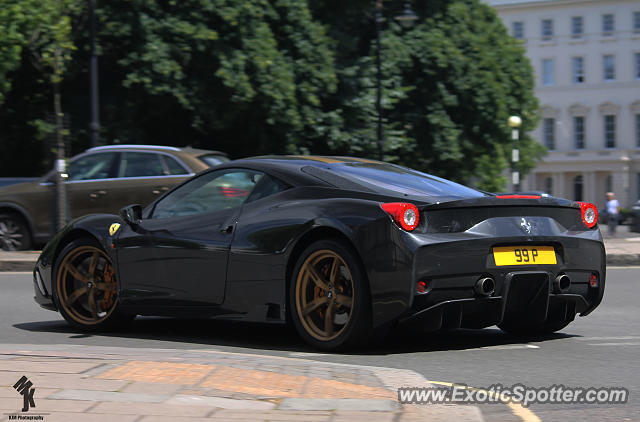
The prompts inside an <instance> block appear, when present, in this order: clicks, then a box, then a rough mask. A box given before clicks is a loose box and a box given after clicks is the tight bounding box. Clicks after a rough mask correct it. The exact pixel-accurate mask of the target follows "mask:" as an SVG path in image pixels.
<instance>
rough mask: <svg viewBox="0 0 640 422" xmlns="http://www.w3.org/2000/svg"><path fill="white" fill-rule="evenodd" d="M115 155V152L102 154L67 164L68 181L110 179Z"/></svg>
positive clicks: (81, 158) (84, 157) (91, 155)
mask: <svg viewBox="0 0 640 422" xmlns="http://www.w3.org/2000/svg"><path fill="white" fill-rule="evenodd" d="M117 154H118V153H116V152H102V153H98V154H89V155H85V156H83V157H80V158H77V159H75V160H73V161H72V162H71V163H70V164H69V169H68V174H69V179H68V180H70V181H77V180H94V179H108V178H110V177H112V168H113V164H114V161H115V158H116V155H117Z"/></svg>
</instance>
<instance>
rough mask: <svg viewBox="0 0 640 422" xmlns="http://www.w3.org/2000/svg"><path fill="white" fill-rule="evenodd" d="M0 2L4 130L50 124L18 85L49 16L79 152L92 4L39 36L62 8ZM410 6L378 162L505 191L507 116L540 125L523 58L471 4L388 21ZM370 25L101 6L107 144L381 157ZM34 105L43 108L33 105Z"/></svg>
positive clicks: (297, 15)
mask: <svg viewBox="0 0 640 422" xmlns="http://www.w3.org/2000/svg"><path fill="white" fill-rule="evenodd" d="M5 2H7V4H8V7H3V8H0V9H1V10H0V28H2V30H3V32H4V33H6V34H8V35H7V36H6V37H5V38H4V39H3V40H0V60H1V63H0V122H2V121H8V119H9V118H10V119H11V121H12V126H11V128H10V129H9V131H8V134H3V135H1V136H3V137H5V136H9V137H11V136H16V137H17V136H18V135H17V134H18V133H20V134H21V135H20V136H22V137H25V136H31V137H34V136H35V134H36V132H37V131H36V128H41V129H47V128H48V126H47V125H46V124H42V122H41V123H35V124H34V123H33V121H34V120H35V119H34V116H36V115H37V114H38V112H39V113H40V118H42V117H43V115H44V114H45V108H44V107H45V106H44V102H43V99H46V98H47V97H48V95H51V93H50V88H48V87H47V86H46V84H43V83H33V84H31V85H30V84H29V83H28V82H27V79H25V78H27V77H28V75H33V74H37V72H36V70H37V69H35V67H37V66H35V65H34V64H33V61H32V60H30V56H29V55H28V54H27V53H26V52H30V53H32V52H34V51H36V52H39V54H41V57H42V58H43V59H44V58H47V60H49V59H50V58H51V57H54V56H55V55H51V53H50V52H48V50H46V49H43V48H44V47H36V45H39V44H34V43H30V42H29V39H30V38H29V34H31V35H33V34H34V33H33V32H30V31H32V28H34V27H37V25H38V24H37V22H40V23H39V25H41V26H40V27H42V28H44V30H43V33H42V34H39V35H38V37H40V36H45V33H46V37H48V38H46V40H49V41H51V40H53V41H56V43H57V45H61V46H64V54H63V58H64V59H67V61H65V63H68V59H71V62H70V64H69V65H68V66H60V69H62V70H63V73H62V74H60V75H59V76H60V77H62V76H63V77H64V79H63V80H62V79H61V80H60V81H61V82H62V85H61V86H62V91H63V94H64V97H63V98H67V100H66V101H65V104H64V106H65V110H67V114H70V115H71V117H72V123H73V125H72V131H71V139H72V141H73V149H74V150H75V151H78V150H82V149H84V148H86V147H87V146H88V144H89V136H88V135H89V134H88V130H87V127H88V120H89V116H88V95H87V92H88V79H89V76H88V54H89V53H88V51H89V48H88V45H89V40H88V29H87V27H86V20H87V18H86V10H85V9H84V6H82V7H81V6H78V5H77V4H82V3H73V2H72V0H64V1H63V3H64V2H67V3H66V4H68V5H70V7H71V6H73V7H71V9H69V11H70V12H69V13H68V14H67V15H66V16H67V18H64V19H59V20H58V21H57V22H58V26H55V25H53V26H51V25H50V26H42V22H43V21H44V22H45V23H46V24H47V25H49V24H50V23H53V22H54V21H55V18H54V17H55V16H56V15H55V13H52V10H50V9H47V7H49V6H47V5H48V4H49V3H51V4H54V3H55V4H57V3H58V2H57V1H52V0H49V1H45V2H36V1H35V0H27V1H21V2H18V1H17V0H5ZM403 4H404V2H403V1H400V0H388V1H385V2H384V10H383V14H384V21H383V22H382V25H381V26H382V28H383V31H382V55H381V58H382V75H381V76H382V87H383V89H382V106H383V124H384V125H383V129H384V139H385V159H387V160H390V161H393V162H397V163H400V164H404V165H408V166H413V167H416V168H418V169H421V170H424V171H427V172H430V173H434V174H437V175H439V176H443V177H448V178H452V179H454V180H458V181H461V182H466V183H469V182H472V183H474V184H477V185H478V186H480V187H482V188H485V189H490V190H501V189H503V188H504V185H505V180H504V176H503V174H504V169H506V168H507V166H508V157H509V156H510V149H511V141H510V132H509V128H508V127H507V125H506V121H507V118H508V116H509V115H511V114H518V115H520V116H522V117H523V122H524V126H523V130H522V131H521V133H526V132H527V131H529V130H532V129H533V128H534V127H535V126H536V125H537V119H538V118H537V111H536V110H537V106H538V105H537V101H536V99H535V97H534V96H533V76H532V69H531V66H530V65H529V63H528V61H527V59H526V57H525V56H524V49H523V48H522V46H521V45H520V44H519V43H518V41H516V40H514V39H512V38H510V37H509V36H508V35H507V33H506V30H505V28H504V27H503V25H502V23H501V22H500V20H499V19H498V17H497V16H496V14H495V12H494V11H493V10H492V9H491V8H489V7H488V6H485V5H483V4H481V3H480V2H479V1H478V0H450V1H445V0H430V1H429V2H413V4H412V6H413V8H414V10H415V11H416V13H417V15H418V17H419V19H418V20H417V21H416V22H415V24H414V25H413V27H412V28H409V29H406V28H403V27H401V26H400V25H398V24H397V23H396V22H395V21H394V19H393V16H395V15H397V14H398V13H399V12H400V11H401V10H402V7H403ZM44 15H47V16H51V19H49V20H47V19H44V17H43V16H44ZM374 15H375V10H374V2H372V1H370V0H353V1H350V2H344V1H337V0H322V1H316V2H308V1H306V0H246V1H242V2H238V1H234V0H183V1H180V2H178V1H177V0H163V1H150V0H113V1H109V2H99V9H98V10H97V16H98V28H99V33H98V41H99V53H100V84H101V93H100V94H101V97H100V104H101V124H102V132H101V137H102V140H103V142H105V143H113V142H121V143H153V144H167V145H178V146H181V145H193V146H197V147H203V148H209V149H218V150H223V151H226V152H228V153H229V154H230V155H231V156H233V157H239V156H246V155H257V154H265V153H316V154H345V155H347V154H348V155H356V156H362V157H371V158H376V157H377V148H376V120H377V111H376V108H375V97H376V80H377V77H378V75H377V72H376V67H375V59H376V49H375V26H374V22H375V20H374ZM20 22H22V23H20ZM71 28H73V31H71ZM61 34H67V35H68V34H71V35H72V37H73V38H72V39H69V38H64V37H62V38H60V37H59V36H60V35H61ZM56 37H58V38H56ZM42 39H43V40H45V38H42ZM27 45H30V47H29V48H28V49H27V47H26V46H27ZM46 45H52V44H51V43H50V42H49V43H47V42H44V43H43V44H42V46H46ZM74 46H77V47H78V49H77V50H74V49H73V48H74ZM2 59H4V60H2ZM47 63H51V62H50V61H49V62H47ZM45 66H49V67H50V66H51V65H50V64H46V65H45ZM43 82H46V81H43ZM27 97H30V98H32V99H34V100H35V99H38V100H37V101H34V102H32V103H31V104H32V105H31V108H30V109H26V108H25V104H24V98H27ZM3 99H4V101H5V102H4V104H2V101H3ZM49 104H50V103H49ZM46 108H47V109H48V108H50V106H49V105H48V104H47V106H46ZM28 122H32V123H28ZM520 149H521V160H522V161H521V169H522V170H523V171H524V172H526V171H527V170H528V169H530V168H531V167H532V166H533V165H534V163H535V161H536V160H537V159H539V158H540V156H541V154H543V153H544V150H543V148H542V147H541V146H540V145H539V144H538V143H536V142H534V141H533V140H532V139H530V138H529V137H528V136H522V139H521V141H520ZM1 159H2V158H0V160H1ZM2 164H3V165H2V170H0V171H2V172H5V171H6V170H5V169H6V168H7V167H5V166H4V163H2ZM7 174H9V173H7ZM14 174H15V173H14Z"/></svg>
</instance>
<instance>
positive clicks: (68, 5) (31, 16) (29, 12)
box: [0, 0, 80, 174]
mask: <svg viewBox="0 0 640 422" xmlns="http://www.w3.org/2000/svg"><path fill="white" fill-rule="evenodd" d="M79 10H80V6H79V3H78V1H77V0H22V1H7V2H6V4H3V7H2V8H1V9H0V30H2V31H3V32H4V33H7V34H8V36H7V37H6V38H3V40H2V41H1V42H0V60H1V59H4V60H2V61H3V64H2V65H0V106H2V108H0V110H1V111H2V113H1V114H2V118H6V117H8V116H9V119H8V120H9V122H8V123H9V124H10V125H15V123H16V122H15V121H11V120H12V119H11V117H13V116H14V115H15V117H17V118H19V119H21V121H19V122H18V124H21V125H23V130H18V132H21V133H23V134H24V133H29V134H30V135H32V136H34V137H37V138H38V137H39V139H40V140H41V139H43V138H44V137H45V136H46V135H48V134H50V133H52V132H53V131H54V130H55V133H56V137H57V147H56V149H57V150H58V152H59V153H60V155H61V158H62V157H64V142H63V139H62V138H63V135H64V133H63V132H64V130H63V124H62V123H63V117H64V115H63V112H62V100H61V89H60V86H61V83H62V81H63V79H64V75H65V70H66V66H67V64H68V63H69V62H70V61H71V53H72V51H73V50H74V49H75V47H74V45H73V40H72V25H71V19H72V16H74V15H76V14H78V12H79ZM25 74H28V75H29V76H30V77H31V78H32V79H31V80H30V84H31V85H32V87H36V86H37V89H42V90H43V91H44V93H43V92H40V93H36V92H34V91H32V90H30V88H27V87H25V85H24V84H25V82H26V83H28V82H27V81H28V80H25V79H24V76H25ZM14 80H18V81H20V82H21V84H20V86H19V87H18V89H17V91H18V92H16V93H14V92H12V90H11V89H10V88H11V86H12V82H13V81H14ZM32 87H31V88H32ZM15 94H17V95H15ZM47 95H50V97H49V101H48V107H46V108H47V109H48V112H47V111H46V110H45V109H44V107H43V108H41V109H40V113H38V115H37V117H35V118H30V117H34V116H32V115H30V114H29V113H28V111H27V110H25V106H24V105H23V104H21V103H22V102H24V101H29V100H30V99H31V98H30V97H31V96H32V97H37V100H38V101H41V100H42V99H43V97H46V96H47ZM8 97H12V100H13V101H11V102H10V103H9V104H3V103H5V100H6V99H7V98H8ZM16 111H18V112H17V113H16ZM20 111H22V113H21V112H20ZM14 113H15V114H14ZM47 114H48V115H52V116H54V118H53V121H54V122H55V123H54V124H51V123H50V122H47V121H46V120H44V119H43V117H44V115H47ZM3 120H4V119H3ZM24 127H26V128H27V130H24V129H25V128H24ZM54 127H55V129H54ZM29 129H31V130H29ZM4 136H8V137H9V142H7V143H11V142H10V141H11V136H10V134H3V137H4ZM4 143H5V142H3V144H4ZM17 143H19V144H24V145H27V144H30V143H32V139H20V138H18V139H17ZM15 155H16V151H9V153H8V154H6V155H5V154H3V158H4V159H6V160H7V161H11V160H14V159H15V157H14V156H15ZM28 157H29V158H31V159H33V158H34V155H33V154H29V155H28ZM18 162H19V161H18ZM7 167H8V168H11V167H12V166H7ZM33 167H35V168H37V167H39V166H38V163H37V160H36V163H34V166H33ZM14 174H15V173H14Z"/></svg>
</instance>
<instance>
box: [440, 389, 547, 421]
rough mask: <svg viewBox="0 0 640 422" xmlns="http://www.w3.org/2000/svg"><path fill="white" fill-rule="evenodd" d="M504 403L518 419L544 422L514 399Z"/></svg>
mask: <svg viewBox="0 0 640 422" xmlns="http://www.w3.org/2000/svg"><path fill="white" fill-rule="evenodd" d="M429 382H430V383H431V384H437V385H444V386H447V387H454V386H458V387H462V388H468V389H471V390H476V391H484V392H485V393H487V394H488V395H489V396H490V397H496V396H498V394H497V393H495V392H494V391H489V390H485V389H482V388H476V387H470V386H468V385H460V384H455V383H451V382H443V381H429ZM503 403H504V404H506V405H507V406H509V409H511V413H513V414H514V415H516V416H517V417H519V418H520V419H522V420H523V421H524V422H542V421H541V420H540V418H539V417H538V416H536V414H535V413H533V412H532V411H531V410H529V409H527V408H526V407H524V406H523V405H522V404H520V403H519V402H515V403H514V400H513V399H512V400H510V401H508V402H506V403H505V402H503Z"/></svg>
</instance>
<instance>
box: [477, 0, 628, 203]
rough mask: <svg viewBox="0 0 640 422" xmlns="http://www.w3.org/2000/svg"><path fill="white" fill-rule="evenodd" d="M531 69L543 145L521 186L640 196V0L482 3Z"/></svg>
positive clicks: (573, 194)
mask: <svg viewBox="0 0 640 422" xmlns="http://www.w3.org/2000/svg"><path fill="white" fill-rule="evenodd" d="M485 2H486V3H488V4H490V5H491V6H494V7H495V8H496V10H497V12H498V14H499V16H500V17H501V19H502V20H503V22H504V24H505V25H506V27H507V28H508V29H509V31H510V33H511V35H513V36H514V37H516V38H520V39H522V42H523V44H524V46H525V47H526V49H527V56H528V57H529V59H530V60H531V64H532V65H533V68H534V69H535V75H536V88H535V90H536V95H537V96H538V98H539V100H540V106H541V113H542V116H541V117H542V120H541V124H540V126H539V127H538V128H537V129H536V130H535V131H534V132H533V133H532V135H533V136H534V137H535V138H536V139H538V140H539V141H540V142H541V143H542V144H543V145H545V146H546V147H547V148H548V149H549V153H548V155H547V156H546V157H545V158H544V160H543V162H542V163H540V164H539V165H538V166H537V167H536V168H535V169H534V170H533V171H532V172H531V174H529V175H528V176H527V178H526V179H525V180H523V183H522V190H542V191H546V192H549V193H551V194H552V195H554V196H559V197H565V198H568V199H572V200H582V201H588V202H594V203H596V204H598V207H599V208H602V207H603V206H604V203H605V202H606V199H605V193H606V192H607V191H613V192H615V193H616V195H617V197H618V199H619V200H620V203H621V206H623V207H629V206H631V205H632V204H633V203H634V202H635V201H636V200H638V199H639V198H640V0H485Z"/></svg>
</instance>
